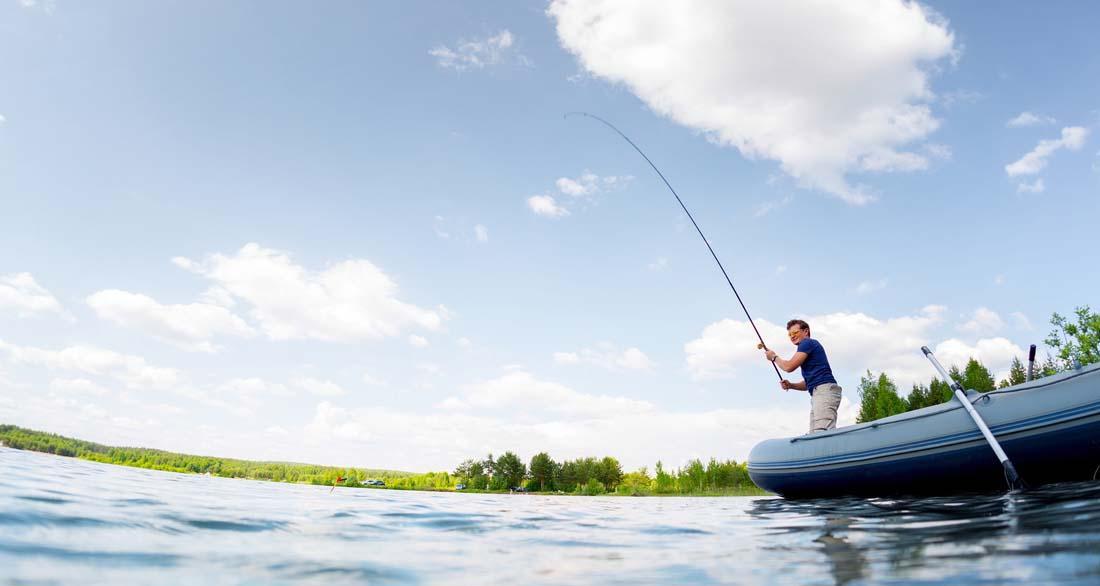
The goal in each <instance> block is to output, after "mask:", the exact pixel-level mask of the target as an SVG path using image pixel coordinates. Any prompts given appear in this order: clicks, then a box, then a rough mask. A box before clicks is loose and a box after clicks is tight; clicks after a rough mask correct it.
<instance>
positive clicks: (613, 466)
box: [453, 452, 763, 496]
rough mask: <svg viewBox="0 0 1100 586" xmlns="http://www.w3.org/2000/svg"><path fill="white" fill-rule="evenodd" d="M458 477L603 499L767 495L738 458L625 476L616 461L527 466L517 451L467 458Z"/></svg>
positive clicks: (539, 461)
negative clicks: (611, 496)
mask: <svg viewBox="0 0 1100 586" xmlns="http://www.w3.org/2000/svg"><path fill="white" fill-rule="evenodd" d="M453 476H454V478H456V479H457V480H458V482H459V483H460V484H463V485H464V486H465V488H467V489H474V490H489V491H504V490H518V489H522V490H525V491H528V492H560V493H571V494H585V495H600V494H609V493H611V494H620V495H637V496H641V495H651V494H712V493H733V492H739V493H746V494H763V491H761V490H760V489H759V488H757V487H756V485H755V484H753V482H752V480H750V479H749V474H748V470H747V468H746V466H745V464H744V463H741V464H738V463H737V462H735V461H733V460H727V461H724V462H719V461H718V460H716V459H714V458H711V460H710V462H708V463H707V464H706V465H704V464H703V463H702V462H701V461H700V460H698V459H695V460H691V461H689V462H688V463H687V465H685V466H684V467H683V468H679V469H676V470H673V471H671V472H670V471H667V470H665V468H664V466H663V465H662V464H661V462H657V467H656V473H655V474H654V475H652V476H651V475H650V474H649V471H648V469H647V468H646V467H642V468H639V469H638V470H636V471H634V472H629V473H624V472H623V468H622V466H621V465H620V464H619V461H618V460H617V459H615V458H613V457H610V456H605V457H603V458H595V457H586V458H577V459H574V460H564V461H561V462H558V461H555V460H554V459H553V458H551V457H550V455H549V454H547V453H546V452H539V453H537V454H535V455H534V456H532V457H531V460H530V462H529V463H527V464H525V463H524V462H523V460H521V459H520V457H519V456H517V455H516V454H515V453H513V452H505V453H504V454H503V455H501V456H499V457H497V458H494V457H493V455H492V454H489V455H488V456H487V457H486V458H485V459H472V458H471V459H467V460H465V461H463V462H462V463H461V464H459V465H458V467H457V468H455V471H454V475H453Z"/></svg>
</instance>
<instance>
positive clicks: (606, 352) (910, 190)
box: [0, 0, 1100, 470]
mask: <svg viewBox="0 0 1100 586" xmlns="http://www.w3.org/2000/svg"><path fill="white" fill-rule="evenodd" d="M1098 12H1100V8H1097V7H1096V6H1094V5H1093V4H1091V3H1061V4H1057V5H1042V6H1040V5H1034V4H1028V3H1022V2H1008V3H1001V4H999V5H998V8H997V14H996V15H995V16H996V18H993V17H992V16H993V15H991V14H990V13H989V8H988V7H986V6H981V5H976V4H975V5H959V4H957V3H939V2H937V3H925V4H916V3H907V2H899V1H884V2H870V1H868V2H849V1H844V2H835V3H831V2H822V3H819V4H818V5H817V6H816V8H814V9H813V10H807V9H805V7H804V6H802V5H801V4H799V3H796V2H795V3H792V2H769V3H763V4H761V3H751V2H698V3H691V4H690V5H689V4H687V3H680V2H651V3H645V4H641V5H639V4H637V3H632V2H615V1H607V2H575V1H557V2H551V3H546V2H499V3H495V2H484V3H478V4H476V5H474V6H468V5H460V4H456V3H445V2H440V3H430V2H429V3H415V2H414V3H399V4H393V3H377V4H375V3H361V2H347V3H343V2H333V3H327V4H326V5H325V6H323V7H318V6H311V5H304V4H299V3H291V2H278V3H270V2H263V3H260V2H237V3H231V4H227V3H221V2H163V3H157V4H156V5H149V4H148V3H141V2H113V3H108V4H99V5H93V4H89V3H77V2H68V1H65V0H56V1H46V0H38V1H31V0H5V1H4V2H0V67H2V71H3V73H2V75H3V80H4V83H3V84H2V85H0V117H2V118H0V198H2V201H3V203H4V210H5V213H4V214H3V215H2V216H0V421H3V422H10V423H15V424H19V425H24V426H28V427H33V428H39V429H46V430H49V431H55V432H58V433H65V434H69V435H75V436H78V437H83V438H87V439H92V440H96V441H101V442H108V443H122V444H128V445H144V446H151V447H159V448H165V449H172V450H180V451H188V452H198V453H208V454H216V455H224V456H237V457H246V458H271V459H281V460H298V461H310V462H318V463H331V464H346V465H356V466H376V467H389V468H399V469H408V470H427V469H449V468H453V466H454V465H455V464H457V463H458V462H459V461H460V460H461V459H464V458H466V457H475V456H482V455H484V454H485V453H487V452H489V451H493V452H495V453H500V452H502V451H504V450H514V451H517V452H519V453H520V455H521V456H523V457H524V458H529V457H530V456H531V455H533V454H534V453H535V452H536V451H541V450H545V451H548V452H550V453H551V455H553V456H555V457H557V458H572V457H578V456H583V455H604V454H609V455H615V456H617V457H619V458H620V459H621V460H622V461H623V463H624V465H626V466H627V467H636V466H641V465H649V466H652V464H653V463H654V462H655V461H656V460H657V459H662V460H664V461H665V463H666V464H671V465H679V464H682V463H683V462H684V461H686V460H687V459H688V458H692V457H702V458H707V457H711V456H714V457H718V458H736V459H738V460H741V459H744V457H745V456H746V455H747V454H748V451H749V449H751V447H752V445H753V444H754V443H755V442H757V441H759V440H761V439H764V438H767V437H774V436H781V435H793V434H798V433H802V432H803V431H804V428H805V424H806V412H807V410H808V400H807V397H806V395H805V394H802V393H794V392H792V393H783V392H782V391H781V390H779V388H778V386H777V384H776V380H775V374H774V372H773V371H772V370H771V369H770V368H769V367H768V365H767V364H766V363H765V362H763V359H762V357H761V356H760V353H759V352H758V351H756V350H755V339H754V336H753V335H752V333H751V330H749V329H748V326H747V324H746V322H745V318H744V315H743V314H742V313H741V312H740V307H739V306H738V305H737V302H736V299H734V297H733V295H732V294H731V293H730V292H729V290H728V287H727V286H726V284H725V282H724V280H723V279H722V276H721V274H720V273H719V272H718V270H717V268H716V267H715V266H714V263H713V260H712V259H711V258H710V257H709V254H708V253H707V251H706V248H705V247H704V245H703V243H702V241H701V240H700V239H699V238H698V236H697V235H696V234H695V233H694V230H693V229H692V227H691V225H690V223H689V222H688V220H687V218H686V217H685V216H684V215H683V213H682V212H681V211H680V210H679V207H678V206H677V204H676V202H675V200H674V199H673V198H672V196H671V194H670V193H669V192H668V191H667V189H666V188H665V187H664V185H663V184H662V183H661V182H660V179H659V178H658V177H657V176H656V175H655V174H654V173H653V172H652V170H651V169H649V167H648V166H647V165H646V164H645V161H644V160H642V159H641V158H640V157H639V156H638V155H637V153H635V152H634V151H633V150H632V149H631V148H630V147H629V145H627V144H626V143H625V142H623V141H622V140H621V139H620V138H618V137H617V136H616V135H615V134H613V133H612V132H610V131H609V130H608V129H606V128H604V127H602V126H600V125H599V124H597V123H594V122H593V121H591V120H587V119H584V118H577V117H572V118H569V119H566V118H564V117H563V115H564V114H565V113H567V112H571V111H587V112H591V113H593V114H596V115H599V116H602V117H604V118H606V119H608V120H609V121H611V122H613V123H614V124H616V125H617V126H618V127H619V128H620V129H622V130H623V131H624V132H626V133H627V134H628V135H629V136H631V138H632V139H633V140H634V141H635V142H636V143H638V144H639V146H641V147H642V148H643V149H644V150H645V151H646V152H647V154H648V155H649V157H650V158H651V159H652V160H653V161H654V162H655V163H656V164H657V165H658V166H659V167H660V168H661V169H662V171H663V172H664V174H665V175H666V177H668V179H669V180H670V181H671V182H672V185H673V186H675V187H676V189H677V191H678V192H679V193H680V194H681V196H682V197H683V198H684V200H685V202H686V203H687V205H688V206H689V208H690V209H691V210H692V212H693V214H694V215H695V217H696V219H697V221H698V222H699V224H700V226H701V228H702V229H703V230H704V232H705V233H706V234H707V236H708V238H709V239H710V242H711V243H712V245H713V246H714V248H715V250H716V251H717V253H718V255H719V256H720V258H721V259H722V261H723V263H725V265H726V267H727V269H728V270H729V272H730V274H731V276H732V277H733V279H734V283H735V284H736V285H737V286H738V289H739V291H740V292H741V295H742V296H743V298H744V299H745V302H746V303H747V304H748V307H749V309H750V311H752V313H753V316H754V318H756V319H757V321H758V325H759V326H760V327H761V329H762V331H763V332H764V335H765V337H766V338H767V339H768V341H769V343H770V344H772V345H774V346H777V347H779V348H781V349H783V352H784V353H789V352H790V351H791V348H790V347H789V345H788V343H787V342H786V341H785V339H784V338H783V336H782V324H784V323H785V322H786V320H787V319H789V318H791V317H793V316H799V317H804V318H806V319H808V320H809V321H810V323H811V326H812V327H813V331H814V335H815V337H817V338H818V339H819V340H821V341H822V343H823V344H824V345H825V347H826V349H827V350H828V352H829V355H830V357H831V359H832V362H833V367H834V370H835V371H836V373H837V374H838V377H839V379H840V381H839V382H840V384H841V385H842V386H843V387H844V389H845V391H844V394H845V404H844V406H843V408H842V412H843V413H842V423H845V422H846V423H850V422H851V421H853V420H854V415H855V410H854V409H855V407H854V405H855V403H856V402H857V401H858V396H857V394H856V387H857V385H858V380H859V374H860V373H862V372H864V371H866V370H868V369H870V370H872V371H875V372H880V371H886V372H887V373H889V374H890V375H891V376H893V377H894V378H895V379H897V380H898V381H899V383H901V384H902V386H903V392H904V390H906V389H908V385H910V384H911V383H912V382H913V381H916V380H926V379H928V378H930V376H931V375H932V374H933V371H932V369H931V367H930V366H928V365H927V364H926V363H925V362H924V360H923V358H922V357H921V355H920V350H919V348H920V346H921V345H925V344H927V345H929V346H930V347H932V348H934V349H936V350H937V353H938V355H939V356H940V358H941V360H942V361H944V362H949V363H950V362H961V361H964V360H965V359H966V358H967V357H969V356H976V357H979V358H981V359H982V360H983V361H984V362H985V363H986V364H988V365H989V366H990V367H992V368H993V369H994V370H996V371H998V372H999V373H1003V372H1004V371H1005V370H1006V368H1007V365H1008V362H1009V361H1010V360H1011V359H1012V357H1013V356H1022V355H1023V353H1024V351H1025V349H1026V347H1027V345H1028V344H1031V343H1040V342H1041V340H1042V339H1043V338H1044V337H1045V336H1046V333H1047V332H1048V330H1049V326H1048V323H1047V322H1048V319H1049V317H1050V314H1051V312H1054V311H1058V312H1062V313H1067V312H1069V311H1071V310H1072V309H1073V307H1074V306H1076V305H1082V304H1090V303H1091V304H1092V305H1094V306H1095V305H1097V302H1096V300H1095V291H1096V290H1097V285H1098V280H1097V277H1096V276H1095V274H1094V271H1092V270H1091V269H1089V262H1090V260H1089V259H1091V256H1092V252H1093V251H1094V250H1095V248H1096V236H1095V235H1096V229H1095V218H1096V217H1097V212H1098V211H1100V210H1098V208H1100V198H1098V197H1097V195H1098V191H1100V142H1098V141H1097V139H1096V133H1097V130H1098V128H1097V127H1098V125H1100V81H1098V80H1100V64H1098V60H1097V59H1096V57H1095V56H1096V55H1098V54H1100V40H1097V37H1096V36H1095V34H1094V31H1093V30H1092V29H1093V28H1095V27H1092V26H1091V24H1092V23H1095V22H1097V21H1098V17H1100V14H1098ZM793 376H794V378H795V379H796V380H797V373H796V374H795V375H793Z"/></svg>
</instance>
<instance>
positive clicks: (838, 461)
mask: <svg viewBox="0 0 1100 586" xmlns="http://www.w3.org/2000/svg"><path fill="white" fill-rule="evenodd" d="M966 398H967V400H968V401H969V402H970V404H971V405H972V406H973V408H974V410H975V411H976V412H977V413H978V414H979V415H980V418H981V419H982V420H984V422H985V423H986V424H987V425H988V427H989V430H990V431H991V432H992V434H993V436H994V437H995V438H996V440H997V441H998V442H999V443H1000V446H1001V447H1002V448H1003V450H1004V452H1005V454H1007V456H1008V458H1010V459H1011V461H1012V463H1013V464H1015V469H1016V470H1017V471H1018V472H1019V476H1020V477H1021V478H1022V479H1023V481H1024V482H1025V483H1027V484H1028V485H1029V486H1038V485H1041V484H1048V483H1052V482H1061V481H1072V480H1089V479H1092V480H1096V479H1097V478H1098V477H1100V365H1092V366H1088V367H1084V368H1079V369H1076V370H1071V371H1068V372H1064V373H1061V374H1057V375H1053V376H1049V377H1045V378H1041V379H1038V380H1033V381H1030V382H1026V383H1023V384H1019V385H1016V386H1012V387H1008V388H1004V389H1000V390H996V391H991V392H988V393H977V392H974V391H967V392H966ZM748 471H749V476H750V477H751V478H752V480H753V482H755V483H756V484H757V486H759V487H761V488H763V489H764V490H768V491H770V492H774V493H776V494H779V495H781V496H783V497H786V498H814V497H829V496H845V495H850V496H896V495H933V494H959V493H968V492H990V491H997V490H1001V491H1003V490H1005V488H1006V481H1005V472H1006V471H1005V468H1004V467H1003V466H1002V462H1000V461H998V457H997V456H996V455H995V454H994V451H993V450H992V449H991V447H990V442H988V441H987V440H986V439H985V438H984V437H983V435H982V432H981V431H980V430H979V428H978V427H977V426H976V425H975V420H974V419H972V418H971V417H970V415H969V414H968V413H967V410H966V409H964V406H963V405H962V403H960V400H959V398H957V397H956V398H955V399H952V400H951V401H950V402H948V403H942V404H940V405H934V406H932V407H926V408H924V409H919V410H916V411H910V412H907V413H902V414H900V415H894V416H892V417H886V418H883V419H879V420H876V421H872V422H868V423H862V424H858V425H853V426H850V427H842V428H838V429H834V430H830V431H826V432H819V433H814V434H809V435H803V436H799V437H793V438H782V439H771V440H766V441H763V442H761V443H759V444H757V445H756V447H754V448H753V449H752V453H751V454H750V455H749V460H748Z"/></svg>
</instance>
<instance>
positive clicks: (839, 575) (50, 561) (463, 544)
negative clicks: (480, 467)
mask: <svg viewBox="0 0 1100 586" xmlns="http://www.w3.org/2000/svg"><path fill="white" fill-rule="evenodd" d="M920 582H929V583H951V584H955V583H960V582H965V583H971V584H1037V583H1040V584H1049V583H1059V584H1073V583H1079V584H1098V583H1100V483H1096V482H1093V483H1074V484H1069V485H1061V486H1055V487H1049V488H1045V489H1042V490H1038V491H1033V492H1030V493H1022V494H1016V495H997V496H980V497H970V498H965V499H960V498H952V499H946V498H939V499H914V500H903V501H897V500H885V499H883V500H877V499H876V500H867V499H828V500H816V501H800V502H793V501H784V500H782V499H779V498H770V497H725V498H690V497H686V498H670V497H656V498H630V497H569V496H558V497H553V496H531V495H482V494H461V493H455V494H451V493H427V492H406V491H396V490H364V489H346V488H337V489H336V491H335V492H333V493H332V494H330V493H329V488H328V487H316V486H297V485H290V484H280V483H268V482H255V481H248V480H232V479H223V478H214V477H207V476H197V475H185V474H174V473H169V472H156V471H150V470H140V469H136V468H125V467H119V466H111V465H107V464H96V463H92V462H85V461H81V460H76V459H71V458H62V457H58V456H51V455H46V454H37V453H31V452H22V451H17V450H11V449H6V448H0V583H5V584H49V583H57V584H61V583H65V584H74V583H77V584H87V583H112V584H151V583H185V584H203V585H204V586H205V585H211V584H241V583H251V584H280V583H284V584H285V583H295V584H309V583H317V584H344V583H355V584H448V585H450V584H522V585H525V586H526V585H530V584H601V585H604V584H638V583H664V584H676V583H692V584H709V583H730V584H768V583H777V584H779V583H783V584H786V583H802V584H857V583H920Z"/></svg>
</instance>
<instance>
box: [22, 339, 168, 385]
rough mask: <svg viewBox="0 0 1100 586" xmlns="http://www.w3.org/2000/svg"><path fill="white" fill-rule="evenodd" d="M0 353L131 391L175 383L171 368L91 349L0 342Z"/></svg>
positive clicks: (108, 351)
mask: <svg viewBox="0 0 1100 586" xmlns="http://www.w3.org/2000/svg"><path fill="white" fill-rule="evenodd" d="M0 351H4V352H7V354H8V357H9V358H10V359H11V360H12V361H14V362H17V363H22V364H34V365H38V366H44V367H46V368H48V369H50V370H74V371H77V372H83V373H85V374H92V375H99V376H107V377H110V378H113V379H115V380H118V381H120V382H122V384H124V385H126V386H127V387H130V388H133V389H141V388H153V389H167V388H171V387H172V386H174V385H175V384H176V383H177V382H178V381H179V372H178V371H177V370H176V369H174V368H160V367H156V366H150V365H149V364H148V363H146V362H145V359H144V358H141V357H140V356H134V355H131V354H119V353H118V352H113V351H111V350H104V349H102V348H96V347H93V346H70V347H68V348H65V349H62V350H44V349H42V348H33V347H30V346H16V345H14V344H9V343H7V342H4V341H3V340H0Z"/></svg>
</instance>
